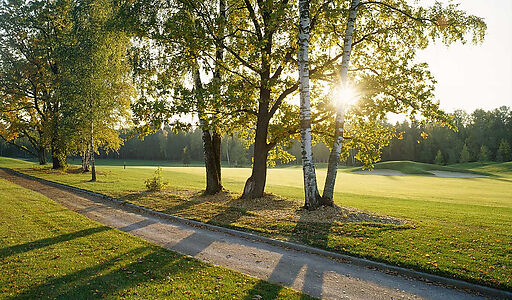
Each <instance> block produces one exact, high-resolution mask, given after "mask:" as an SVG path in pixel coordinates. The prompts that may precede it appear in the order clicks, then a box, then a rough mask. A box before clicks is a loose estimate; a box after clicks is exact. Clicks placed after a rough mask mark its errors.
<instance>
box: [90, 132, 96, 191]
mask: <svg viewBox="0 0 512 300" xmlns="http://www.w3.org/2000/svg"><path fill="white" fill-rule="evenodd" d="M90 154H91V182H95V181H96V164H95V162H94V124H93V122H91V149H90Z"/></svg>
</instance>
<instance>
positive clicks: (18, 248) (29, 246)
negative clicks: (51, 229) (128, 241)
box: [0, 226, 112, 258]
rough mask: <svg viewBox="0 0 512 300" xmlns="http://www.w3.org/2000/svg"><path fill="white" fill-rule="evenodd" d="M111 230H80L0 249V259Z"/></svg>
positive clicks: (99, 228)
mask: <svg viewBox="0 0 512 300" xmlns="http://www.w3.org/2000/svg"><path fill="white" fill-rule="evenodd" d="M111 229H112V228H110V227H107V226H99V227H94V228H89V229H84V230H80V231H77V232H72V233H67V234H63V235H59V236H56V237H51V238H46V239H41V240H37V241H33V242H28V243H25V244H21V245H15V246H10V247H5V248H1V249H0V258H5V257H8V256H11V255H15V254H19V253H23V252H28V251H31V250H34V249H40V248H44V247H47V246H50V245H53V244H57V243H61V242H66V241H70V240H73V239H77V238H81V237H85V236H89V235H92V234H95V233H98V232H102V231H106V230H111Z"/></svg>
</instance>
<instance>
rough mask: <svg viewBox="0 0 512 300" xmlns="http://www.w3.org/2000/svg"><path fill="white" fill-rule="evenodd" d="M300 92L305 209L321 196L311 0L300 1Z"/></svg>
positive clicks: (313, 207)
mask: <svg viewBox="0 0 512 300" xmlns="http://www.w3.org/2000/svg"><path fill="white" fill-rule="evenodd" d="M299 15H300V20H299V56H298V61H299V91H300V125H301V130H300V141H301V144H300V145H301V150H302V151H301V154H302V170H303V175H304V207H305V208H306V209H316V208H317V207H318V206H320V194H319V192H318V185H317V182H316V173H315V164H314V161H313V144H312V139H311V104H310V99H309V57H308V52H309V27H310V19H309V0H299Z"/></svg>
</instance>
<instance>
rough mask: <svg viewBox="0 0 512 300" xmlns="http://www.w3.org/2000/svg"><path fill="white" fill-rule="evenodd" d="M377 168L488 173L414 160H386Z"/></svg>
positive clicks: (411, 172) (405, 172) (426, 172)
mask: <svg viewBox="0 0 512 300" xmlns="http://www.w3.org/2000/svg"><path fill="white" fill-rule="evenodd" d="M375 169H386V170H395V171H400V172H402V173H404V174H415V175H434V174H433V173H431V172H429V171H447V172H459V173H470V174H479V175H488V174H487V173H484V172H479V171H473V170H468V169H462V168H456V167H449V166H439V165H433V164H426V163H420V162H414V161H385V162H381V163H377V164H375ZM362 170H363V168H354V169H351V170H350V171H351V172H357V171H362Z"/></svg>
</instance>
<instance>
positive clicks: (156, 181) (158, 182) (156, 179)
mask: <svg viewBox="0 0 512 300" xmlns="http://www.w3.org/2000/svg"><path fill="white" fill-rule="evenodd" d="M144 183H145V184H146V188H147V189H148V191H150V192H157V191H161V190H163V189H164V188H165V187H166V186H167V185H169V183H168V182H166V181H164V179H163V178H162V168H160V167H158V168H157V169H156V171H155V174H154V175H153V177H150V178H148V179H146V181H145V182H144Z"/></svg>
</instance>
